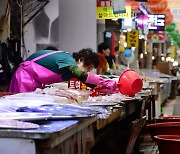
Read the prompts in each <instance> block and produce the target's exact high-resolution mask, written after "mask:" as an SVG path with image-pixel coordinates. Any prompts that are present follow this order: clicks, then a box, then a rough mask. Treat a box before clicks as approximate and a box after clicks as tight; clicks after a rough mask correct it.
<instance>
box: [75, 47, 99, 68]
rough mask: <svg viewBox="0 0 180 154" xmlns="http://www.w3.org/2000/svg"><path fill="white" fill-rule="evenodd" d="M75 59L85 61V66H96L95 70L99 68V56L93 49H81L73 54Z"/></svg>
mask: <svg viewBox="0 0 180 154" xmlns="http://www.w3.org/2000/svg"><path fill="white" fill-rule="evenodd" d="M72 56H73V58H74V59H75V60H76V61H78V60H80V61H83V63H84V66H90V65H92V64H93V65H94V67H95V68H97V67H98V66H99V55H98V54H97V53H95V52H93V50H92V49H91V48H85V49H81V50H79V51H78V52H74V53H73V54H72Z"/></svg>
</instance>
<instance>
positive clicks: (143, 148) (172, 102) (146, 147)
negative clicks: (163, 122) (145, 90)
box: [140, 96, 180, 154]
mask: <svg viewBox="0 0 180 154" xmlns="http://www.w3.org/2000/svg"><path fill="white" fill-rule="evenodd" d="M163 115H164V116H168V115H180V96H176V99H169V100H168V101H167V102H166V103H165V105H164V107H163ZM142 141H143V142H142V143H141V145H140V154H159V151H158V147H157V145H156V143H155V142H154V141H153V140H152V139H151V137H150V135H149V134H144V135H143V136H142Z"/></svg>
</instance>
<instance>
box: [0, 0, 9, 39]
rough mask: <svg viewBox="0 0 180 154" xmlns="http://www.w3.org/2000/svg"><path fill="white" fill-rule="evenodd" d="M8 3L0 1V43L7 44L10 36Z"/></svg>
mask: <svg viewBox="0 0 180 154" xmlns="http://www.w3.org/2000/svg"><path fill="white" fill-rule="evenodd" d="M7 3H8V1H7V0H5V1H0V41H1V42H7V38H8V37H9V36H10V26H9V25H10V13H9V11H10V10H9V7H8V5H7Z"/></svg>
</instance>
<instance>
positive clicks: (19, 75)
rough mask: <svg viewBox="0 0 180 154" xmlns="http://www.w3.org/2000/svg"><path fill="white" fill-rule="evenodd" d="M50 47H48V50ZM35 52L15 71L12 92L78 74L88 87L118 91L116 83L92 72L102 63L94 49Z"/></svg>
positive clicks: (40, 85) (37, 86) (22, 90)
mask: <svg viewBox="0 0 180 154" xmlns="http://www.w3.org/2000/svg"><path fill="white" fill-rule="evenodd" d="M47 49H48V50H47ZM47 49H46V50H41V51H38V52H36V53H34V54H32V55H31V56H30V57H29V58H27V59H26V61H25V62H23V63H21V64H20V67H19V68H18V69H17V71H16V72H15V73H14V75H13V77H12V79H11V83H10V87H9V92H30V91H34V90H35V89H36V88H43V87H44V85H46V84H52V83H57V82H63V81H68V80H69V79H71V78H74V77H76V78H77V79H79V80H80V81H81V82H83V83H84V84H86V85H87V86H88V87H91V88H94V87H96V86H99V87H101V86H102V87H105V89H103V90H100V91H99V92H102V93H114V92H115V90H116V88H117V87H116V86H117V85H116V82H115V81H113V80H108V79H103V78H101V77H99V76H98V75H95V74H92V73H90V71H91V70H92V69H93V68H97V66H98V65H99V56H98V55H97V54H96V53H95V52H93V51H92V49H90V48H86V49H82V50H80V51H78V52H74V53H73V54H70V53H68V52H64V51H55V50H56V48H55V49H51V48H47Z"/></svg>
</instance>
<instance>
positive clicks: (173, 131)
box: [147, 122, 180, 139]
mask: <svg viewBox="0 0 180 154" xmlns="http://www.w3.org/2000/svg"><path fill="white" fill-rule="evenodd" d="M147 127H148V129H149V132H150V134H151V138H152V139H154V136H157V135H180V122H163V123H155V124H149V125H147Z"/></svg>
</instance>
